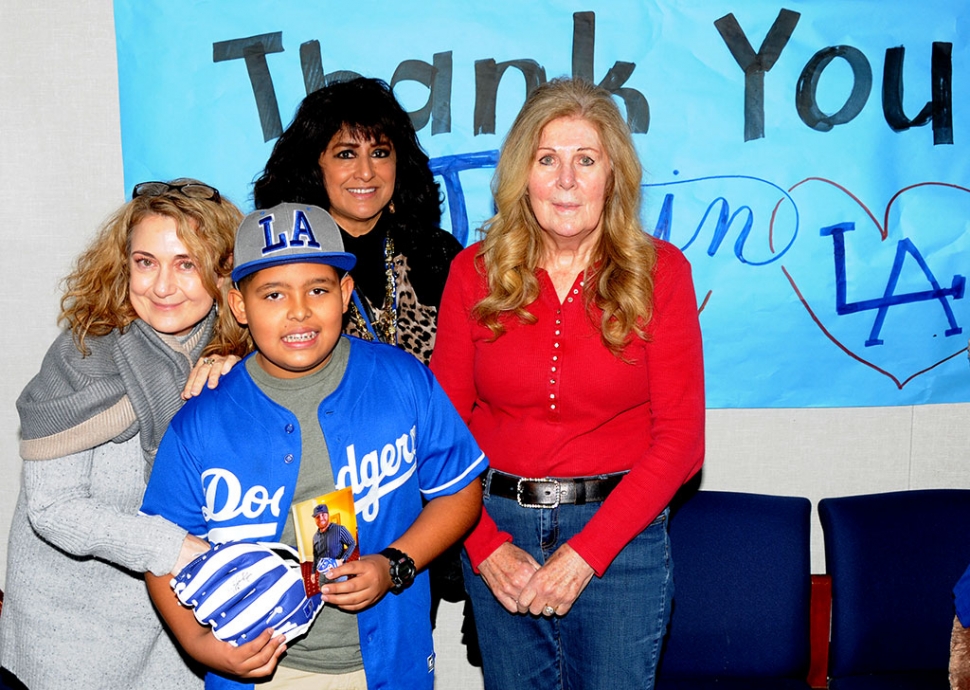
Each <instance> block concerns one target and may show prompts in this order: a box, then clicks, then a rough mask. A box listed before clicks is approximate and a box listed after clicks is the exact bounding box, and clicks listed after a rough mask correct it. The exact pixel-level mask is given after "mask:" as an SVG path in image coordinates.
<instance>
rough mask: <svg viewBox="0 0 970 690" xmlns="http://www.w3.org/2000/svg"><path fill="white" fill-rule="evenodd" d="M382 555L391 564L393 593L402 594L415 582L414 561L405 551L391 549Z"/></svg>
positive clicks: (382, 552)
mask: <svg viewBox="0 0 970 690" xmlns="http://www.w3.org/2000/svg"><path fill="white" fill-rule="evenodd" d="M381 555H382V556H384V558H386V559H387V560H389V561H390V562H391V591H392V592H394V593H395V594H400V593H401V592H403V591H404V590H405V589H407V588H408V587H410V586H411V583H412V582H414V576H415V574H417V568H415V567H414V561H413V560H412V559H411V557H410V556H408V555H407V554H406V553H404V552H403V551H399V550H398V549H392V548H390V547H388V548H386V549H384V550H383V551H381Z"/></svg>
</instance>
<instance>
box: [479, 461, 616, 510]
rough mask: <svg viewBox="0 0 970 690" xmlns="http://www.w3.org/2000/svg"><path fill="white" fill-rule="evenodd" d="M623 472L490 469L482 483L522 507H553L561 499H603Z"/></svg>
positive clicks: (599, 500) (582, 501) (501, 496)
mask: <svg viewBox="0 0 970 690" xmlns="http://www.w3.org/2000/svg"><path fill="white" fill-rule="evenodd" d="M625 475H626V472H617V473H616V474H603V475H600V476H598V477H567V478H562V477H540V478H531V477H517V476H515V475H514V474H506V473H505V472H499V471H498V470H489V471H488V474H486V475H485V479H484V480H483V481H484V486H485V488H486V490H487V491H488V493H489V495H491V496H498V497H500V498H511V499H513V500H515V501H517V502H518V504H519V505H520V506H522V507H523V508H555V507H556V506H558V505H561V504H563V503H574V504H576V505H579V506H581V505H583V504H585V503H600V502H602V501H605V500H606V497H607V496H609V495H610V492H611V491H612V490H613V489H614V488H616V485H617V484H619V483H620V480H621V479H623V477H624V476H625Z"/></svg>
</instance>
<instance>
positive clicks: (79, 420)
mask: <svg viewBox="0 0 970 690" xmlns="http://www.w3.org/2000/svg"><path fill="white" fill-rule="evenodd" d="M215 319H216V310H215V307H213V309H212V311H210V312H209V315H208V316H207V317H206V318H205V319H204V320H203V321H202V322H201V323H200V324H199V325H198V326H196V328H195V330H194V331H193V333H192V334H191V335H190V336H189V340H188V342H193V343H194V345H193V347H192V348H191V350H187V351H178V350H176V349H173V346H172V344H170V343H167V342H165V340H163V339H162V337H160V336H159V334H158V333H156V332H155V331H154V330H153V329H152V328H151V326H149V325H148V324H147V323H145V322H144V321H142V320H140V319H138V320H135V321H134V322H132V324H131V325H130V326H129V327H128V329H127V330H126V331H125V332H124V333H120V332H119V331H117V330H115V331H112V332H111V333H109V334H107V335H105V336H103V337H98V338H88V339H87V340H86V341H85V344H86V345H87V348H88V350H89V354H88V355H86V356H83V357H82V356H81V353H80V352H79V351H78V349H77V347H76V346H75V344H74V339H73V337H72V335H71V333H70V332H64V333H62V334H61V335H60V336H59V337H58V339H57V340H55V341H54V344H53V345H52V346H51V348H50V350H48V352H47V355H46V356H45V357H44V362H43V364H42V365H41V369H40V372H39V373H38V374H37V375H36V376H35V377H34V378H33V379H31V381H30V383H28V384H27V387H26V388H24V391H23V393H21V394H20V397H19V398H18V399H17V411H18V413H19V414H20V428H21V439H22V440H21V454H22V455H23V456H24V457H25V458H29V459H50V458H52V457H59V456H62V455H67V454H69V453H77V452H80V451H82V450H88V449H90V448H94V447H96V446H98V445H101V444H102V443H106V442H108V441H115V442H121V441H127V440H128V439H130V438H132V437H133V436H134V435H135V434H136V433H140V434H141V436H140V441H141V447H142V451H143V452H144V454H145V460H146V462H147V463H148V468H147V469H146V472H147V471H148V470H150V469H151V465H152V463H153V462H154V459H155V452H156V451H157V450H158V444H159V442H160V441H161V440H162V435H163V434H164V433H165V429H166V428H168V423H169V422H170V421H171V420H172V417H173V416H175V413H176V412H177V411H178V409H179V408H180V407H181V406H182V399H181V397H180V393H181V391H182V387H183V386H184V385H185V381H186V379H187V378H188V375H189V372H191V370H192V365H193V364H194V363H195V362H196V361H197V360H198V358H199V357H200V356H201V354H202V350H203V349H204V348H205V346H206V345H207V344H208V343H209V340H210V339H211V338H212V328H213V325H214V324H215ZM173 344H174V343H173ZM129 404H130V408H129V407H128V405H129ZM119 410H127V414H125V413H124V412H118V411H119ZM131 410H133V413H134V418H135V419H134V422H131V423H129V418H130V417H131ZM119 420H123V421H120V426H121V427H123V428H119ZM25 448H28V449H29V452H26V453H25V452H24V449H25ZM65 450H66V451H67V452H64V451H65Z"/></svg>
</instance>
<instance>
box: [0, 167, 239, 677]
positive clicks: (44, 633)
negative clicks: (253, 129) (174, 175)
mask: <svg viewBox="0 0 970 690" xmlns="http://www.w3.org/2000/svg"><path fill="white" fill-rule="evenodd" d="M132 197H133V198H132V200H131V201H130V202H128V203H127V204H125V205H124V206H123V207H122V208H121V209H119V210H118V211H117V212H116V213H115V214H114V216H113V217H112V218H110V219H109V220H108V222H107V223H106V224H105V226H104V227H103V228H102V229H101V232H100V234H99V235H98V236H97V238H96V239H95V240H94V242H93V243H92V244H91V246H90V247H89V248H88V249H87V251H86V252H85V253H83V254H82V255H81V257H80V258H79V259H78V261H77V265H76V266H75V269H74V271H73V272H72V273H71V275H70V276H68V278H67V280H66V287H67V290H66V293H65V295H64V297H63V298H62V300H61V315H60V319H61V321H62V323H64V324H65V325H66V326H67V328H66V329H65V331H64V332H63V333H62V334H61V335H60V337H58V339H57V340H56V341H55V342H54V344H53V345H52V346H51V348H50V350H49V351H48V353H47V355H46V357H45V358H44V362H43V364H42V366H41V370H40V373H38V374H37V376H35V377H34V378H33V379H32V380H31V382H30V383H29V384H28V385H27V387H26V388H25V389H24V392H23V393H22V394H21V396H20V398H19V399H18V400H17V410H18V412H19V414H20V423H21V439H22V440H21V445H20V454H21V456H22V457H23V459H24V464H23V475H22V486H21V490H20V496H19V498H18V501H17V507H16V511H15V513H14V518H13V524H12V526H11V530H10V541H9V545H8V549H7V592H6V598H5V602H4V604H5V605H4V607H3V615H2V617H0V666H2V672H0V677H2V681H0V684H2V682H5V683H7V684H8V685H11V686H12V687H24V686H26V687H27V688H30V690H46V689H48V688H57V689H58V690H59V689H61V688H66V687H76V688H166V689H169V688H201V687H202V681H201V678H200V676H198V675H196V673H195V672H194V670H193V669H191V668H190V667H189V666H188V665H186V663H185V661H183V660H182V658H181V656H180V655H179V652H178V651H177V649H176V647H175V646H174V645H173V643H172V641H171V640H170V639H169V637H168V634H167V632H166V631H165V629H164V628H163V627H162V624H161V622H160V620H159V618H158V616H157V615H156V613H155V611H154V609H153V608H152V605H151V601H150V600H149V598H148V594H147V592H146V590H145V583H144V580H143V578H142V573H144V572H146V571H150V572H152V573H154V574H155V575H159V576H162V575H165V574H167V573H170V572H171V573H175V572H178V570H180V569H181V567H182V566H183V565H184V564H185V563H187V562H188V561H189V560H191V559H192V558H193V557H194V556H195V555H196V554H198V553H200V552H201V551H204V550H206V549H207V548H208V545H207V544H206V543H205V542H204V541H202V540H200V539H197V538H196V537H194V536H192V535H188V534H187V533H186V531H185V530H183V529H180V528H179V527H177V526H176V525H174V524H172V523H170V522H167V521H166V520H163V519H159V518H157V517H149V516H145V515H141V514H139V512H138V509H139V507H140V505H141V501H142V495H143V493H144V490H145V483H146V479H147V477H148V475H149V473H150V471H151V466H152V461H153V459H154V456H155V451H156V450H157V448H158V442H159V441H160V440H161V436H162V434H163V433H164V431H165V428H166V427H167V426H168V423H169V421H170V420H171V418H172V416H173V415H174V414H175V412H176V410H177V409H178V408H179V407H180V406H181V404H182V401H183V398H184V397H187V396H190V395H192V394H195V393H198V392H200V391H201V389H202V387H203V386H204V385H209V386H214V385H215V384H216V382H217V381H218V378H219V376H220V375H221V374H222V373H224V372H225V371H228V369H229V368H230V367H231V366H232V365H233V364H234V363H235V362H236V361H238V360H237V357H238V356H242V355H244V354H245V353H246V351H247V349H248V346H249V341H248V336H247V335H246V333H245V331H243V330H242V329H240V328H239V326H238V325H237V324H236V323H235V320H234V319H233V318H232V316H231V315H230V312H229V309H227V308H226V305H225V301H224V295H225V293H226V291H227V290H228V287H229V285H228V283H229V281H230V279H229V275H230V273H231V271H232V247H233V239H234V235H235V230H236V227H237V225H238V223H239V221H240V219H241V215H240V213H239V210H238V209H237V208H236V207H235V206H234V205H233V204H232V203H230V202H229V201H228V200H226V199H222V198H221V197H220V195H219V192H218V191H217V190H216V189H215V188H213V187H209V186H208V185H205V184H202V183H200V182H197V181H195V180H188V179H182V180H173V181H172V182H170V183H165V182H150V183H142V184H140V185H137V186H136V187H135V190H134V192H133V195H132ZM193 364H195V368H194V369H193Z"/></svg>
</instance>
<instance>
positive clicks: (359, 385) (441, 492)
mask: <svg viewBox="0 0 970 690" xmlns="http://www.w3.org/2000/svg"><path fill="white" fill-rule="evenodd" d="M350 343H351V349H350V357H349V360H348V363H347V370H346V372H345V373H344V376H343V379H342V380H341V382H340V384H339V385H338V386H337V389H336V390H335V391H334V392H333V393H332V394H331V395H330V396H328V397H327V398H325V399H324V400H323V401H322V402H321V404H320V407H319V409H318V419H319V420H320V424H321V427H322V429H323V433H324V437H325V439H326V443H327V448H328V450H329V453H330V460H331V465H332V469H333V476H334V479H335V482H336V485H337V488H343V487H346V486H351V487H353V492H354V506H355V510H356V513H357V526H358V536H359V540H360V548H361V553H364V554H367V553H376V552H378V551H380V550H381V549H383V548H384V547H386V546H387V545H388V544H390V543H391V542H392V541H394V540H395V539H397V538H398V537H399V536H400V535H401V534H403V533H404V532H405V531H406V530H407V529H408V527H410V526H411V524H412V523H413V522H414V520H415V519H416V518H417V516H418V514H419V513H420V512H421V508H422V506H423V500H422V499H424V500H431V499H433V498H435V497H438V496H447V495H451V494H453V493H456V492H457V491H459V490H461V489H462V488H464V487H465V486H467V485H468V484H469V483H470V482H472V481H474V480H475V479H476V478H477V477H478V475H479V474H481V473H482V472H483V471H484V470H485V469H487V466H488V462H487V460H486V459H485V456H484V454H483V453H482V451H481V450H480V449H479V448H478V445H477V443H475V440H474V439H473V438H472V436H471V434H470V433H469V431H468V429H467V427H466V426H465V424H464V422H463V421H462V420H461V418H460V417H459V416H458V413H457V412H456V411H455V409H454V407H453V406H452V405H451V402H450V401H449V400H448V398H447V396H446V395H445V393H444V391H443V390H442V389H441V387H440V386H439V385H438V383H437V381H436V380H435V379H434V376H433V375H432V374H431V372H430V370H429V369H428V368H427V367H425V366H424V365H423V364H421V363H420V362H419V361H418V360H417V359H415V358H414V357H413V356H412V355H410V354H408V353H406V352H404V351H402V350H399V349H398V348H395V347H391V346H388V345H381V344H375V343H369V342H365V341H362V340H359V339H357V338H350ZM300 448H301V437H300V430H299V426H298V424H297V420H296V417H295V416H294V415H293V414H292V413H291V412H290V411H289V410H287V409H285V408H283V407H281V406H279V405H278V404H276V403H275V402H273V401H272V400H270V399H269V398H268V397H267V396H266V395H265V394H264V393H263V392H262V391H261V390H260V389H259V388H258V386H256V384H255V383H254V382H253V380H252V378H251V377H250V376H249V374H248V372H247V371H246V367H245V366H243V365H238V366H236V367H234V368H233V370H232V371H231V372H230V373H229V374H227V375H226V376H224V377H223V378H222V380H221V381H220V382H219V386H218V388H216V389H215V390H212V391H208V390H207V391H204V393H203V395H201V396H199V397H197V398H194V399H192V400H190V401H189V402H187V403H186V404H185V406H184V407H183V408H182V409H181V410H180V411H179V413H178V414H177V415H176V416H175V418H174V419H173V420H172V423H171V425H170V426H169V429H168V431H167V432H166V434H165V436H164V438H163V439H162V443H161V445H160V447H159V450H158V456H157V457H156V460H155V466H154V469H153V471H152V476H151V479H150V481H149V484H148V489H147V490H146V493H145V499H144V502H143V505H142V512H144V513H146V514H150V515H161V516H163V517H165V518H167V519H169V520H172V521H173V522H175V523H177V524H179V525H180V526H182V527H184V528H185V529H187V530H188V531H189V532H191V533H192V534H196V535H200V536H207V537H208V539H209V540H210V541H212V542H224V541H234V540H266V541H269V540H278V539H279V538H280V535H281V534H282V531H283V526H284V525H285V523H286V519H287V515H288V513H289V508H290V503H291V501H292V497H293V494H294V491H295V488H296V480H297V475H298V472H299V465H300ZM429 610H430V593H429V586H428V579H427V573H425V572H423V573H421V574H420V575H419V577H418V578H417V579H416V581H415V584H414V586H412V587H411V588H409V589H408V590H406V591H405V592H404V593H403V594H401V595H388V596H385V597H384V598H383V599H382V600H381V601H380V602H379V603H378V604H377V605H376V606H373V607H371V608H370V609H368V610H366V611H362V612H361V613H359V614H358V628H359V631H360V641H361V651H362V654H363V658H364V669H365V673H366V674H367V678H368V686H369V687H372V688H377V687H388V688H391V687H393V688H405V687H406V688H410V687H413V688H429V689H430V688H431V687H432V686H433V674H432V673H431V671H432V669H433V664H434V652H433V647H432V644H431V628H430V615H429ZM424 623H427V625H424ZM424 628H427V629H426V630H425V629H424ZM209 676H210V677H211V676H214V674H211V673H210V674H209ZM216 678H218V677H216ZM218 681H219V682H218V683H215V684H214V683H210V682H209V680H208V679H207V687H228V686H226V685H224V684H222V683H223V681H225V679H221V678H218ZM232 687H240V686H239V685H238V684H236V685H233V686H232Z"/></svg>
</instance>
